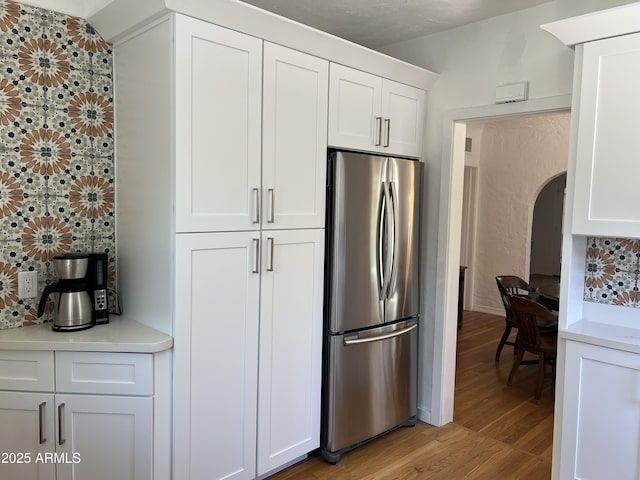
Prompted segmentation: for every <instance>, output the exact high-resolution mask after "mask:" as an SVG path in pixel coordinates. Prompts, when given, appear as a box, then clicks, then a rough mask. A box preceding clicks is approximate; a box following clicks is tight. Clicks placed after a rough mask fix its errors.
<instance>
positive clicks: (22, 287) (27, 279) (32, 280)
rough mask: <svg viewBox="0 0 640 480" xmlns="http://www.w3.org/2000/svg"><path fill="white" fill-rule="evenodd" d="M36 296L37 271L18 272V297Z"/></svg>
mask: <svg viewBox="0 0 640 480" xmlns="http://www.w3.org/2000/svg"><path fill="white" fill-rule="evenodd" d="M37 296H38V272H37V271H35V270H34V271H29V272H18V298H19V299H23V298H35V297H37Z"/></svg>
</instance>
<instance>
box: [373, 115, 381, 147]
mask: <svg viewBox="0 0 640 480" xmlns="http://www.w3.org/2000/svg"><path fill="white" fill-rule="evenodd" d="M376 131H377V132H376V144H375V146H376V147H379V146H380V144H381V143H382V117H376Z"/></svg>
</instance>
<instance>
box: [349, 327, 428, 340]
mask: <svg viewBox="0 0 640 480" xmlns="http://www.w3.org/2000/svg"><path fill="white" fill-rule="evenodd" d="M417 326H418V324H417V323H414V324H413V325H411V326H410V327H406V328H403V329H402V330H398V331H396V332H392V333H385V334H383V335H378V336H376V337H368V338H357V337H351V338H349V337H345V338H344V342H343V343H344V344H345V345H357V344H359V343H372V342H377V341H379V340H387V339H389V338H393V337H399V336H400V335H403V334H405V333H407V332H410V331H411V330H413V329H414V328H416V327H417Z"/></svg>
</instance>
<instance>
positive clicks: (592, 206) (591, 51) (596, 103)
mask: <svg viewBox="0 0 640 480" xmlns="http://www.w3.org/2000/svg"><path fill="white" fill-rule="evenodd" d="M583 53H584V55H583V65H582V84H581V88H580V111H579V113H578V115H579V117H578V134H577V144H576V156H577V158H576V178H575V200H574V201H575V205H574V210H573V233H575V234H583V235H587V234H588V235H598V236H620V237H635V238H637V237H640V209H638V204H640V189H638V182H637V179H638V178H640V162H638V160H637V154H638V144H637V137H638V128H637V125H638V123H640V91H639V90H638V85H640V34H634V35H624V36H621V37H615V38H609V39H606V40H601V41H597V42H590V43H588V44H585V45H584V50H583Z"/></svg>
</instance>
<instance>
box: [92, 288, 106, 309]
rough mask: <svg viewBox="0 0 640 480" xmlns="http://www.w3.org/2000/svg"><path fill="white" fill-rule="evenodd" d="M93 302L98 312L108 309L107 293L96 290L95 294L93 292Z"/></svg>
mask: <svg viewBox="0 0 640 480" xmlns="http://www.w3.org/2000/svg"><path fill="white" fill-rule="evenodd" d="M93 302H94V305H95V309H96V310H106V309H107V291H106V290H96V291H95V292H93Z"/></svg>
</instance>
